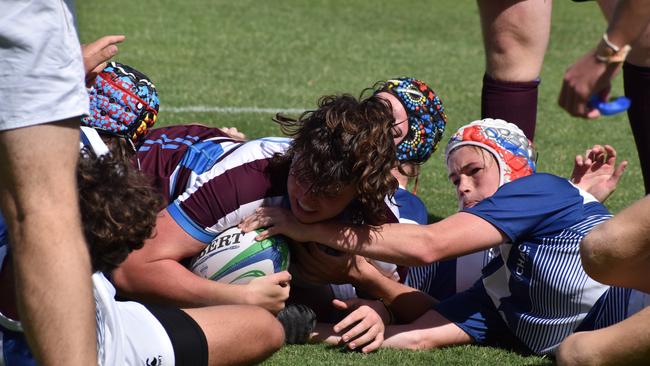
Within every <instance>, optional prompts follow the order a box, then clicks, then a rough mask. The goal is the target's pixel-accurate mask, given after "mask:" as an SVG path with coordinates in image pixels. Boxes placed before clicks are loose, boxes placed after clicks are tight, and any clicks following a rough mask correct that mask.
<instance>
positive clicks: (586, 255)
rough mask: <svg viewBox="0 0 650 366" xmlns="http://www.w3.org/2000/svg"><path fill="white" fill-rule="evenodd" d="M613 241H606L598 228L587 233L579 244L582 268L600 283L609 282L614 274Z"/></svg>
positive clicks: (615, 265) (614, 244)
mask: <svg viewBox="0 0 650 366" xmlns="http://www.w3.org/2000/svg"><path fill="white" fill-rule="evenodd" d="M615 247H616V243H615V241H612V240H608V239H607V237H606V236H604V235H603V233H602V232H601V230H598V228H596V229H594V230H593V231H592V232H591V233H589V234H588V235H587V236H585V238H584V239H583V240H582V242H581V243H580V259H581V260H582V267H583V268H584V270H585V272H586V273H587V275H589V277H591V278H593V279H594V280H596V281H598V282H601V283H609V282H611V278H610V277H611V274H612V273H616V271H617V269H616V267H617V263H616V262H617V261H616V259H615V253H614V250H615Z"/></svg>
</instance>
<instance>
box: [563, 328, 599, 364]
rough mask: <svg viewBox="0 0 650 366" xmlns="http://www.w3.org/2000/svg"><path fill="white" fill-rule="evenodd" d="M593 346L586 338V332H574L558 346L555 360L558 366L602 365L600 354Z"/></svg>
mask: <svg viewBox="0 0 650 366" xmlns="http://www.w3.org/2000/svg"><path fill="white" fill-rule="evenodd" d="M591 348H592V347H590V345H589V344H587V343H586V342H585V340H584V333H574V334H572V335H570V336H568V337H567V338H566V339H565V340H564V341H562V343H561V344H560V347H558V349H557V351H556V352H555V362H556V364H557V365H558V366H595V365H600V364H601V363H600V362H598V359H599V357H598V355H597V354H596V353H594V352H593V350H592V349H591Z"/></svg>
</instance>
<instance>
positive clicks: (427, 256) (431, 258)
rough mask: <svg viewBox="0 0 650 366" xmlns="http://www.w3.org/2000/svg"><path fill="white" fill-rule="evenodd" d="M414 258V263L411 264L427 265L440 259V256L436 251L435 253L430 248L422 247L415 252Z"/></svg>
mask: <svg viewBox="0 0 650 366" xmlns="http://www.w3.org/2000/svg"><path fill="white" fill-rule="evenodd" d="M412 260H413V263H411V264H410V265H412V266H426V265H428V264H431V263H433V262H436V261H438V260H439V258H438V256H436V255H435V253H433V252H432V251H431V250H429V249H428V248H422V249H421V250H419V251H418V252H417V253H416V254H415V256H414V257H413V258H412Z"/></svg>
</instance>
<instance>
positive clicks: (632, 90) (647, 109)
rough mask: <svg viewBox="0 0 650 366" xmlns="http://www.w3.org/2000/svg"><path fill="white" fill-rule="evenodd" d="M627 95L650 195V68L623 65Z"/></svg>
mask: <svg viewBox="0 0 650 366" xmlns="http://www.w3.org/2000/svg"><path fill="white" fill-rule="evenodd" d="M623 85H624V87H625V95H626V96H627V97H628V98H630V101H631V102H632V105H631V106H630V109H628V110H627V117H628V119H629V120H630V127H632V134H633V135H634V141H635V142H636V149H637V152H638V153H639V161H640V163H641V172H642V173H643V183H644V185H645V193H646V194H648V193H650V67H642V66H636V65H632V64H629V63H627V62H626V63H624V64H623Z"/></svg>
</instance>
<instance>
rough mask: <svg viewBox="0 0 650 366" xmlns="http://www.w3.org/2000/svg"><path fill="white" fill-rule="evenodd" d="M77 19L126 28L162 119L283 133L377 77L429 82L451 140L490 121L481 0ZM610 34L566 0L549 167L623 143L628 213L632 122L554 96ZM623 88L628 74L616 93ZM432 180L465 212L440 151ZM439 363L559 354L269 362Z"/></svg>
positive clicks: (443, 199)
mask: <svg viewBox="0 0 650 366" xmlns="http://www.w3.org/2000/svg"><path fill="white" fill-rule="evenodd" d="M77 13H78V23H79V33H80V38H81V40H82V42H89V41H92V40H94V39H96V38H98V37H100V36H102V35H105V34H125V35H126V36H127V40H126V42H125V43H124V44H123V45H121V46H120V50H121V51H120V54H119V55H118V56H117V57H116V58H115V59H116V60H119V61H121V62H124V63H127V64H130V65H132V66H135V67H136V68H138V69H140V70H141V71H144V72H145V73H146V74H148V75H149V76H150V77H151V78H152V80H154V81H155V83H156V85H157V86H158V90H159V92H160V98H161V105H162V107H161V112H160V116H159V117H160V120H159V121H160V122H159V125H161V126H162V125H167V124H178V123H187V122H197V121H198V122H202V123H205V124H210V125H215V126H236V127H238V128H239V129H240V130H243V131H244V132H246V133H247V134H248V135H249V136H250V137H260V136H268V135H278V134H279V130H278V128H277V127H276V125H275V124H274V123H273V122H271V117H272V115H273V113H271V112H269V111H268V110H303V109H307V108H313V107H314V106H315V105H316V101H317V100H318V98H319V97H320V96H321V95H325V94H331V93H343V92H347V93H351V94H353V95H358V94H359V93H360V92H361V90H362V89H364V88H366V87H369V86H371V85H372V84H373V83H374V82H375V81H377V80H381V79H385V78H388V77H394V76H403V75H410V76H414V77H417V78H420V79H422V80H425V81H427V82H428V83H429V85H431V86H432V87H433V88H434V90H436V92H437V93H438V94H439V95H440V96H441V98H442V100H443V103H444V106H445V108H446V112H447V115H448V117H449V124H448V130H447V133H446V137H448V136H449V135H450V134H451V132H453V131H454V130H455V129H456V128H458V127H460V126H461V125H462V124H465V123H467V122H469V121H471V120H474V119H477V118H478V117H479V116H480V93H481V79H482V76H483V70H484V58H483V48H482V44H481V34H480V26H479V17H478V12H477V9H476V4H475V2H473V1H471V2H470V1H452V0H437V1H424V2H423V1H416V0H406V1H399V2H397V1H390V0H374V1H368V0H366V1H355V2H350V1H344V0H312V1H298V0H284V1H277V0H271V1H252V0H239V1H224V0H214V1H205V0H186V1H170V0H160V1H150V0H148V1H137V2H136V1H127V0H114V1H111V2H109V3H107V2H96V1H87V2H81V1H79V2H78V3H77ZM604 28H605V22H604V20H603V18H602V16H601V15H600V13H599V11H598V9H597V6H596V4H594V3H585V4H578V3H573V2H568V1H558V2H556V3H555V8H554V11H553V28H552V34H551V42H550V45H549V49H548V53H547V56H546V60H545V63H544V67H543V70H542V74H541V78H542V84H541V85H540V88H539V107H538V121H539V122H538V126H537V132H536V138H535V143H536V145H537V147H538V151H539V166H538V169H539V170H540V171H547V172H552V173H555V174H558V175H562V176H568V175H569V174H570V172H571V167H572V162H573V157H574V156H575V154H577V153H580V152H582V151H584V150H585V149H587V148H588V147H590V146H591V145H592V144H594V143H601V144H603V143H608V144H611V145H613V146H615V147H616V148H617V149H618V152H619V156H620V157H621V158H623V159H627V160H629V161H630V165H629V167H628V170H627V172H626V174H625V176H624V178H623V179H622V181H621V183H620V185H619V189H618V191H617V192H616V193H615V194H614V196H613V197H612V198H610V200H609V201H608V202H607V205H608V207H609V208H610V209H611V210H612V211H613V212H617V211H619V210H620V209H622V208H623V207H625V206H626V205H628V204H630V203H631V202H633V201H634V200H636V199H638V198H641V197H642V196H643V183H642V178H641V172H640V169H639V164H638V158H637V155H636V150H635V147H634V143H633V138H632V135H631V132H630V128H629V125H628V123H627V118H626V116H624V115H620V116H615V117H609V118H602V119H600V120H597V121H584V120H579V119H574V118H572V117H570V116H569V115H568V114H566V113H565V112H564V111H562V110H561V109H560V108H559V107H558V106H557V102H556V100H557V96H558V93H559V90H560V85H561V80H562V75H563V73H564V70H565V69H566V68H567V67H568V65H569V64H570V63H571V62H573V61H574V60H575V59H577V58H578V57H579V56H580V55H581V54H582V53H584V52H586V50H587V49H588V48H589V47H592V46H593V45H595V44H596V42H597V41H598V39H599V37H600V35H601V34H602V31H603V30H604ZM621 93H622V86H621V80H620V78H619V79H618V80H617V81H616V83H615V85H614V89H613V94H621ZM237 108H239V109H237ZM293 113H294V114H295V113H296V112H293ZM443 145H444V144H443ZM441 150H442V148H441ZM420 181H421V184H420V189H419V191H418V194H419V195H420V196H421V197H422V199H423V200H424V201H425V203H426V204H427V207H428V208H429V214H430V217H431V218H432V220H435V219H437V218H440V217H445V216H448V215H450V214H452V213H453V212H454V211H455V210H456V203H455V198H454V192H453V189H452V186H451V185H450V184H449V183H448V182H447V178H446V170H445V167H444V162H443V158H442V154H440V152H438V153H436V154H435V155H434V156H433V157H432V158H431V160H430V161H429V162H428V163H427V164H426V165H425V167H424V169H423V177H422V179H421V180H420ZM432 361H433V362H439V363H443V364H481V365H483V364H485V365H490V364H494V365H496V364H498V365H502V364H537V363H544V362H548V361H545V360H544V359H540V358H536V357H522V356H519V355H516V354H512V353H508V352H504V351H500V350H494V349H489V348H481V347H456V348H451V349H446V350H439V351H430V352H406V351H381V352H379V353H377V354H374V355H368V356H364V355H359V354H356V353H341V352H338V350H332V349H328V348H327V347H324V346H304V347H296V346H294V347H286V348H285V349H283V350H281V351H280V352H279V353H277V354H276V355H275V356H273V358H271V359H270V360H269V361H268V364H297V363H310V364H323V363H326V364H348V363H355V364H356V363H372V364H391V363H398V364H431V363H432Z"/></svg>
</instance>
